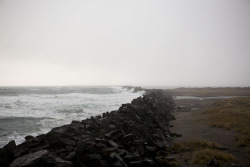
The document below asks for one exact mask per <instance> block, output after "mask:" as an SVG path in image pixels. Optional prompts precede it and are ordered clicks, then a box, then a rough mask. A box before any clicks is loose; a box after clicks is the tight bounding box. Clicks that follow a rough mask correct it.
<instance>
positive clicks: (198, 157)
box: [171, 140, 236, 165]
mask: <svg viewBox="0 0 250 167" xmlns="http://www.w3.org/2000/svg"><path fill="white" fill-rule="evenodd" d="M171 150H172V151H174V152H175V153H183V152H190V153H191V154H192V160H191V162H192V163H193V164H202V165H204V164H206V163H208V162H209V161H210V160H212V159H214V158H216V160H217V161H218V162H219V163H220V164H223V163H225V162H233V161H235V160H236V158H235V157H234V156H233V155H231V154H229V153H227V152H226V151H222V150H223V147H222V146H221V145H220V144H218V143H214V142H211V141H207V140H191V141H188V142H175V143H174V144H173V145H172V146H171Z"/></svg>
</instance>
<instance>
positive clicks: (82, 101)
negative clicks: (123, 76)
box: [0, 87, 143, 147]
mask: <svg viewBox="0 0 250 167" xmlns="http://www.w3.org/2000/svg"><path fill="white" fill-rule="evenodd" d="M53 89H54V90H60V89H61V88H60V89H59V88H53ZM36 90H38V89H36ZM72 90H74V92H73V93H63V94H60V93H53V94H43V93H39V94H34V93H27V94H25V93H23V92H22V94H18V95H17V96H13V95H12V96H10V95H8V94H6V95H1V96H0V126H2V129H0V134H3V135H0V147H1V146H3V145H4V144H6V143H7V142H9V141H10V140H16V142H17V143H20V142H22V141H23V140H24V137H25V136H26V135H38V134H41V133H47V132H48V131H49V130H51V129H52V128H53V127H57V126H61V125H64V124H69V123H70V122H71V121H72V120H83V119H85V118H88V117H90V116H96V115H99V114H101V113H103V112H107V111H112V110H117V109H118V108H119V107H120V106H121V104H124V103H129V102H131V100H132V99H134V98H137V97H139V96H141V95H142V94H143V92H137V93H132V91H133V90H126V89H123V88H121V87H112V91H110V92H108V91H105V93H98V92H97V93H93V92H92V93H89V92H88V93H84V92H83V91H81V93H76V92H77V88H74V89H72ZM10 118H12V119H10ZM18 118H19V119H18ZM19 125H21V127H19ZM12 126H17V127H12ZM30 126H31V127H30Z"/></svg>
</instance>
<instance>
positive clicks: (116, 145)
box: [108, 140, 118, 147]
mask: <svg viewBox="0 0 250 167" xmlns="http://www.w3.org/2000/svg"><path fill="white" fill-rule="evenodd" d="M108 143H109V145H111V146H112V147H118V144H116V143H115V142H114V141H112V140H108Z"/></svg>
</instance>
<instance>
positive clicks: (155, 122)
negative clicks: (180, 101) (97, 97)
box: [0, 90, 174, 167]
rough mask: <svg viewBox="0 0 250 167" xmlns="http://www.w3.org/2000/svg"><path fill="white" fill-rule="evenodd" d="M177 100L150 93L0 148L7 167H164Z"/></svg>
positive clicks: (1, 160) (161, 92) (158, 92)
mask: <svg viewBox="0 0 250 167" xmlns="http://www.w3.org/2000/svg"><path fill="white" fill-rule="evenodd" d="M173 109H174V101H173V99H172V97H171V96H170V95H169V94H168V93H167V92H166V91H164V90H147V91H146V93H145V94H144V95H143V97H139V98H137V99H134V100H133V101H132V102H131V103H129V104H123V105H122V106H121V107H120V108H119V109H118V110H117V111H111V112H106V113H103V114H102V115H101V116H96V117H91V118H88V119H85V120H82V121H72V123H71V124H69V125H64V126H61V127H56V128H54V129H52V130H51V131H50V132H48V133H47V134H42V135H39V136H37V137H33V136H26V138H25V139H26V141H25V142H23V143H22V144H20V145H16V144H15V141H11V142H9V143H8V144H7V145H5V146H4V147H3V148H0V166H1V167H8V166H10V167H45V166H46V167H151V166H152V167H161V166H170V167H171V166H172V165H171V164H170V161H171V160H172V159H173V157H170V156H168V155H169V153H168V151H167V150H168V148H169V147H170V145H171V141H172V138H171V133H170V131H169V128H168V122H169V121H170V120H173V119H174V117H173V116H172V115H171V112H172V111H173Z"/></svg>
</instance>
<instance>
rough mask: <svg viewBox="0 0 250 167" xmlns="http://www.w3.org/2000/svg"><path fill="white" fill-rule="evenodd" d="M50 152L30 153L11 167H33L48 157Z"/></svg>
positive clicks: (18, 159)
mask: <svg viewBox="0 0 250 167" xmlns="http://www.w3.org/2000/svg"><path fill="white" fill-rule="evenodd" d="M48 154H49V152H48V151H47V150H41V151H37V152H35V153H30V154H27V155H24V156H21V157H18V158H17V159H15V160H14V161H13V162H12V163H11V164H10V167H24V166H32V165H34V164H35V163H37V162H38V161H39V160H41V159H42V158H44V157H45V156H47V155H48Z"/></svg>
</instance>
